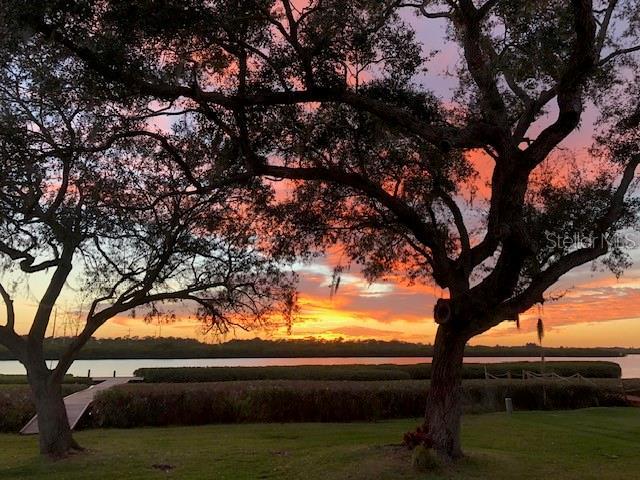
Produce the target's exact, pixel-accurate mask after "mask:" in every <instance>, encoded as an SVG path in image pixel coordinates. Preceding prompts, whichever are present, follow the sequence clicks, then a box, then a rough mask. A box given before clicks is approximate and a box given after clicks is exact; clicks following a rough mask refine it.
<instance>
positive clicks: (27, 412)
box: [0, 384, 87, 432]
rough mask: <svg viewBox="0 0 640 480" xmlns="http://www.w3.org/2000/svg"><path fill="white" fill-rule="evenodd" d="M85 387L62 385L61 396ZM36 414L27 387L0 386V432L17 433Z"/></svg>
mask: <svg viewBox="0 0 640 480" xmlns="http://www.w3.org/2000/svg"><path fill="white" fill-rule="evenodd" d="M85 388H87V386H86V385H80V384H64V385H62V394H63V395H65V396H66V395H71V394H72V393H74V392H77V391H79V390H84V389H85ZM35 414H36V407H35V405H34V403H33V398H32V395H31V388H30V387H29V386H28V385H0V432H19V431H20V429H21V428H22V427H24V426H25V425H26V423H27V422H28V421H29V420H31V417H33V416H34V415H35Z"/></svg>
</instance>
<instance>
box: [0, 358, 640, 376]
mask: <svg viewBox="0 0 640 480" xmlns="http://www.w3.org/2000/svg"><path fill="white" fill-rule="evenodd" d="M538 360H539V359H538V358H536V357H467V358H465V363H499V362H517V361H530V362H535V361H538ZM547 360H560V361H562V360H564V361H580V360H582V361H585V360H602V361H610V362H615V363H618V364H619V365H620V367H621V368H622V377H623V378H640V355H627V356H626V357H548V358H547ZM430 362H431V357H340V358H333V357H332V358H193V359H189V358H187V359H175V360H171V359H158V360H155V359H142V360H138V359H136V360H77V361H76V362H75V363H74V364H73V365H72V366H71V369H70V370H69V373H71V374H73V375H77V376H85V375H87V371H88V370H91V375H92V376H94V377H110V376H112V375H113V371H114V370H115V371H116V375H117V376H119V377H129V376H133V372H134V371H135V370H136V369H138V368H145V367H149V368H151V367H265V366H279V365H349V364H360V365H377V364H381V363H395V364H399V365H410V364H414V363H430ZM49 366H50V368H51V367H54V366H55V361H51V362H49ZM24 373H25V370H24V367H23V366H22V364H21V363H20V362H17V361H14V360H2V361H0V374H13V375H15V374H24Z"/></svg>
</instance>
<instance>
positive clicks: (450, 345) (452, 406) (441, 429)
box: [425, 325, 467, 462]
mask: <svg viewBox="0 0 640 480" xmlns="http://www.w3.org/2000/svg"><path fill="white" fill-rule="evenodd" d="M466 341H467V339H466V337H465V336H463V335H462V334H460V333H458V332H456V331H455V329H453V328H451V327H447V326H446V325H441V326H439V327H438V333H437V335H436V340H435V344H434V350H433V363H432V367H431V385H430V388H429V394H428V396H427V410H426V413H425V427H426V429H427V431H428V433H429V437H430V439H431V441H432V442H433V449H434V450H435V452H436V453H437V454H438V456H439V457H440V458H441V459H442V460H444V461H447V462H452V461H455V460H458V459H460V458H462V456H463V453H462V446H461V442H460V422H461V419H462V360H463V356H464V347H465V344H466Z"/></svg>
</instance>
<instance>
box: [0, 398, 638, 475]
mask: <svg viewBox="0 0 640 480" xmlns="http://www.w3.org/2000/svg"><path fill="white" fill-rule="evenodd" d="M415 425H416V420H395V421H388V422H380V423H358V424H295V425H278V424H260V425H216V426H205V427H174V428H149V429H137V430H88V431H83V432H79V433H78V434H76V438H77V439H78V440H79V442H80V443H81V444H83V445H84V446H86V447H88V448H89V449H90V452H89V453H84V454H80V455H77V456H74V457H72V458H70V459H67V460H63V461H60V462H55V463H52V462H51V461H48V460H46V459H41V458H39V457H38V456H37V454H36V448H37V445H36V444H37V439H36V438H34V437H28V438H25V437H18V436H16V435H0V478H2V479H3V480H18V479H20V480H39V479H45V478H46V479H47V480H67V479H84V478H91V479H92V480H108V479H121V478H127V479H131V480H138V479H139V480H142V479H164V478H175V479H181V480H182V479H185V480H196V479H219V480H224V479H229V480H231V479H233V480H241V479H252V480H253V479H283V480H287V479H304V480H335V479H354V480H357V479H368V480H369V479H371V480H387V479H389V480H391V479H399V478H402V479H408V480H412V479H422V480H426V479H445V478H447V479H448V478H455V479H461V480H466V479H485V478H491V479H495V480H501V479H509V480H512V479H514V478H517V479H519V480H527V479H540V478H547V477H548V478H553V479H555V480H568V479H580V480H588V479H594V480H595V479H598V480H600V479H616V480H624V479H636V478H638V472H639V471H640V456H638V455H637V452H638V451H639V450H640V414H639V411H638V410H637V409H630V408H609V409H604V408H599V409H586V410H575V411H566V412H517V413H515V414H514V415H512V416H510V417H509V416H507V415H506V414H502V413H501V414H488V415H477V416H467V417H465V420H464V429H463V437H464V445H465V448H466V450H467V453H468V454H469V456H468V458H467V459H466V460H464V461H463V462H462V463H461V464H459V465H458V466H456V467H455V468H454V469H446V468H442V467H441V468H440V469H439V470H437V471H436V472H434V473H430V474H419V473H417V472H415V471H413V470H412V468H411V467H410V455H409V453H408V452H406V451H405V450H403V449H401V448H399V447H398V446H397V444H398V443H399V439H400V438H401V437H402V434H403V433H404V432H405V431H407V430H409V429H412V428H413V427H415ZM154 465H155V467H154ZM165 466H171V467H172V468H171V469H170V470H168V471H164V470H163V469H162V468H161V467H165Z"/></svg>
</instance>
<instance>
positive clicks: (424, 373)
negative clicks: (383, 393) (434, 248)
mask: <svg viewBox="0 0 640 480" xmlns="http://www.w3.org/2000/svg"><path fill="white" fill-rule="evenodd" d="M485 369H486V371H487V372H488V373H490V374H492V375H506V374H508V373H510V374H511V375H512V376H513V377H521V376H522V372H523V370H528V371H533V372H538V373H539V372H540V371H541V364H540V362H505V363H493V364H481V363H468V364H465V365H464V368H463V372H462V375H463V378H465V379H477V378H484V376H485ZM545 372H555V373H557V374H558V375H561V376H565V377H568V376H571V375H573V374H575V373H579V374H581V375H582V376H584V377H587V378H620V375H621V370H620V366H619V365H618V364H617V363H613V362H586V361H585V362H561V361H560V362H546V363H545ZM135 375H136V376H139V377H142V378H144V381H145V382H146V383H196V382H228V381H238V380H352V381H358V380H363V381H364V380H409V379H413V380H424V379H429V378H431V364H429V363H420V364H416V365H390V364H389V365H301V366H287V367H182V368H141V369H138V370H136V371H135Z"/></svg>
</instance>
